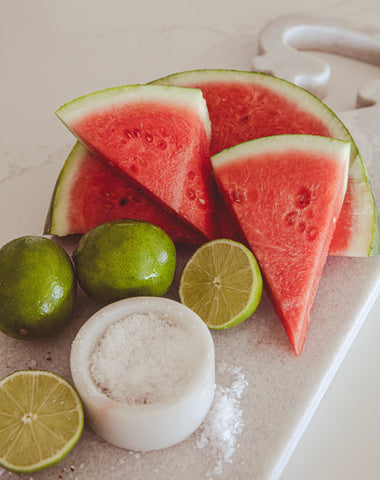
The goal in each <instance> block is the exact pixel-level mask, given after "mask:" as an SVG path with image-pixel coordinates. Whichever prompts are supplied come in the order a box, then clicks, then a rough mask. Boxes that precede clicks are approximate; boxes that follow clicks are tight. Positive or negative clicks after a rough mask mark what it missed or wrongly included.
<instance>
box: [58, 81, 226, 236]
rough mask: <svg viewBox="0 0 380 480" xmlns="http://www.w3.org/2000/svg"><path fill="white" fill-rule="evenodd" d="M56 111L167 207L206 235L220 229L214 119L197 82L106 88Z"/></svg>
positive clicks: (94, 149) (106, 158)
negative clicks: (212, 146) (211, 142)
mask: <svg viewBox="0 0 380 480" xmlns="http://www.w3.org/2000/svg"><path fill="white" fill-rule="evenodd" d="M56 113H57V116H58V117H59V118H60V119H61V120H62V122H63V123H64V124H65V125H66V126H67V127H68V128H69V129H70V130H71V131H72V132H73V133H74V135H76V136H77V138H78V139H79V140H80V141H81V142H82V143H83V144H84V145H85V146H86V147H87V148H88V149H89V150H90V151H91V152H92V153H93V154H95V155H96V156H97V157H98V158H100V159H101V160H103V161H105V162H106V163H108V164H109V165H111V166H113V167H114V168H116V169H118V170H119V171H120V172H123V173H124V174H125V175H127V177H128V178H129V179H130V180H131V181H133V182H134V183H135V184H136V185H137V186H139V187H140V188H142V189H143V190H144V192H145V193H146V194H148V195H151V196H152V197H153V198H154V199H155V201H158V202H159V203H160V204H161V205H162V206H164V207H165V208H166V209H167V210H168V211H170V212H174V213H175V214H177V215H178V216H179V217H180V218H181V219H182V220H183V221H185V222H187V223H188V224H189V225H192V226H193V227H194V228H196V229H197V230H198V232H200V233H201V234H203V235H204V236H205V237H207V238H208V239H212V238H216V237H217V236H219V225H218V215H217V207H218V195H217V190H216V185H215V182H214V179H213V174H212V169H211V163H210V155H209V140H210V134H211V125H210V120H209V116H208V111H207V107H206V103H205V100H204V98H203V96H202V92H201V91H200V90H199V89H189V88H179V87H167V86H159V85H128V86H123V87H116V88H109V89H106V90H102V91H99V92H95V93H92V94H89V95H86V96H84V97H80V98H77V99H75V100H73V101H71V102H70V103H67V104H65V105H63V106H62V107H61V108H59V109H58V110H57V112H56Z"/></svg>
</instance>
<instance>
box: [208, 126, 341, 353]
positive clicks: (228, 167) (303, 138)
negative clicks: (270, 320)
mask: <svg viewBox="0 0 380 480" xmlns="http://www.w3.org/2000/svg"><path fill="white" fill-rule="evenodd" d="M349 160H350V143H349V142H346V141H341V140H335V139H331V138H327V137H319V136H314V135H278V136H272V137H264V138H260V139H256V140H251V141H248V142H246V143H242V144H240V145H237V146H234V147H231V148H229V149H226V150H224V151H222V152H220V153H218V154H216V155H214V156H213V157H211V163H212V165H213V169H214V173H215V176H216V179H217V183H218V187H219V189H220V192H221V195H222V197H223V198H224V200H225V202H226V205H228V208H229V211H230V212H231V214H232V215H234V216H235V218H236V219H237V220H238V222H239V223H240V225H241V228H242V231H243V233H244V235H245V237H246V239H247V242H248V244H249V246H250V248H251V249H252V251H253V253H254V254H255V256H256V258H257V260H258V262H259V264H260V267H261V270H262V273H263V275H264V277H265V280H266V284H267V287H268V291H269V293H270V297H271V299H272V302H273V306H274V308H275V311H276V312H277V314H278V316H279V317H280V319H281V321H282V323H283V325H284V327H285V331H286V333H287V335H288V337H289V340H290V342H291V344H292V346H293V349H294V352H295V353H296V355H300V354H301V352H302V350H303V346H304V342H305V336H306V332H307V329H308V325H309V316H310V310H311V308H312V305H313V301H314V297H315V293H316V290H317V286H318V283H319V279H320V277H321V274H322V269H323V266H324V264H325V261H326V257H327V254H328V247H329V245H330V241H331V238H332V236H333V233H334V230H335V225H336V219H337V218H338V216H339V213H340V210H341V207H342V204H343V199H344V196H345V192H346V186H347V177H348V167H349Z"/></svg>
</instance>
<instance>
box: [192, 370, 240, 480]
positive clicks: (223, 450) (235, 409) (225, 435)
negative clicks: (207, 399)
mask: <svg viewBox="0 0 380 480" xmlns="http://www.w3.org/2000/svg"><path fill="white" fill-rule="evenodd" d="M217 370H218V372H219V373H220V374H222V375H223V379H224V378H225V377H229V378H230V377H232V383H230V384H229V386H222V385H216V390H215V397H214V402H213V404H212V406H211V409H210V411H209V413H208V415H207V418H206V420H205V421H204V422H203V424H202V425H201V427H200V428H199V430H198V432H197V440H196V446H197V447H198V448H200V449H202V448H204V447H208V448H209V450H210V452H211V455H212V457H213V458H214V459H215V466H214V468H213V470H212V471H211V472H207V477H208V478H211V477H212V475H221V474H222V473H223V464H224V463H232V456H233V454H234V452H235V450H236V448H237V447H238V446H239V445H238V443H237V438H236V436H237V435H238V434H240V433H241V432H242V430H243V426H244V422H243V418H242V416H243V410H242V409H241V408H240V398H241V396H242V394H243V392H244V389H245V387H246V386H247V385H248V382H247V381H246V379H245V375H244V374H243V373H242V372H241V370H242V368H241V367H232V366H228V365H227V363H226V362H224V361H223V362H221V363H220V364H219V365H218V367H217Z"/></svg>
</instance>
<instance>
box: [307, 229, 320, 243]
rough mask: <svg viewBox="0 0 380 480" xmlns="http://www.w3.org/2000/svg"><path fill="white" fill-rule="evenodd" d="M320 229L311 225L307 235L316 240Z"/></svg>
mask: <svg viewBox="0 0 380 480" xmlns="http://www.w3.org/2000/svg"><path fill="white" fill-rule="evenodd" d="M317 235H318V231H317V229H316V228H315V227H311V228H310V229H309V231H308V232H307V237H308V239H309V240H315V239H316V238H317Z"/></svg>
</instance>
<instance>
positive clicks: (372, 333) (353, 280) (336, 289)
mask: <svg viewBox="0 0 380 480" xmlns="http://www.w3.org/2000/svg"><path fill="white" fill-rule="evenodd" d="M299 13H302V14H305V13H306V14H307V13H310V14H318V15H322V16H327V17H329V18H330V19H334V20H336V21H339V22H341V21H344V22H347V23H348V24H354V25H357V26H358V28H361V29H362V30H363V31H366V32H368V33H369V34H371V35H374V36H375V37H376V36H377V35H378V29H379V28H380V4H379V2H378V0H362V1H361V2H358V1H357V0H355V1H354V0H333V1H332V0H320V1H319V2H317V3H316V2H313V3H311V2H309V3H307V2H306V3H305V2H301V1H300V0H291V1H284V2H278V0H267V1H266V2H259V1H258V0H247V1H244V0H236V1H234V2H227V1H220V0H215V1H207V0H206V1H205V0H203V1H201V0H193V2H192V3H191V4H190V3H188V2H181V1H178V0H177V1H176V0H167V1H162V2H155V1H153V0H152V1H150V2H146V1H141V2H131V1H128V0H124V1H123V0H109V1H107V2H101V1H94V0H93V1H91V0H75V1H74V0H66V1H65V2H62V1H59V0H50V1H49V0H45V1H42V0H1V1H0V35H1V38H0V69H1V75H0V79H1V80H0V85H1V86H2V88H1V89H0V95H1V96H0V106H1V108H0V127H1V128H0V156H1V162H0V205H1V207H0V225H1V228H0V243H1V244H3V243H5V242H6V241H7V240H9V239H11V238H13V237H15V236H18V235H23V234H29V233H31V234H40V233H41V232H42V228H43V223H44V218H45V214H46V211H47V208H48V203H49V200H50V195H51V193H52V189H53V186H54V182H55V179H56V177H57V175H58V173H59V170H60V168H61V166H62V164H63V162H64V160H65V158H66V155H67V154H68V152H69V150H70V148H71V146H72V144H73V139H72V137H71V135H70V134H69V133H68V132H67V131H66V130H65V128H64V127H63V126H62V124H60V122H59V121H58V120H57V118H56V117H55V116H54V111H55V110H56V109H57V108H58V107H59V106H60V105H61V104H62V103H64V102H66V101H67V100H70V99H72V98H74V97H77V96H79V95H82V94H85V93H88V92H90V91H94V90H98V89H101V88H106V87H109V86H116V85H121V84H127V83H144V82H147V81H150V80H153V79H155V78H159V77H161V76H163V75H167V74H169V73H173V72H177V71H181V70H185V69H191V68H213V67H217V68H223V67H225V68H240V69H250V68H251V63H252V58H253V57H254V56H255V55H257V54H258V42H259V33H260V31H261V30H262V29H263V28H264V27H265V26H266V25H267V23H268V22H270V21H272V20H275V19H276V18H278V17H279V16H283V15H290V14H299ZM315 55H316V56H317V57H318V58H322V59H327V60H328V61H330V62H331V64H332V65H333V70H332V78H331V81H330V83H329V88H328V92H327V97H326V101H327V102H328V104H329V105H330V106H331V107H332V108H334V109H335V110H336V111H338V112H347V111H350V110H353V109H354V108H355V98H356V93H357V90H358V88H359V87H360V86H361V85H362V84H364V82H365V81H367V80H368V79H371V78H377V79H379V78H380V69H379V68H378V67H376V66H373V65H367V64H365V63H364V62H360V61H355V60H347V59H344V58H342V57H335V56H334V57H332V56H331V55H330V54H327V53H319V52H318V53H316V54H315ZM361 113H363V112H361ZM369 113H370V114H371V115H372V114H373V110H372V111H371V112H369ZM356 116H357V114H351V113H349V114H345V115H344V118H345V119H347V121H348V122H352V128H353V130H352V133H353V134H354V136H355V132H357V135H358V143H359V146H360V148H362V149H363V150H365V151H366V153H367V152H368V155H372V154H373V152H375V153H376V152H377V151H378V149H379V146H378V145H379V141H378V139H377V135H380V133H378V132H380V128H379V129H377V128H376V125H374V123H373V122H374V121H375V120H374V119H376V118H377V119H378V117H374V116H371V117H370V124H365V125H363V123H362V122H361V121H360V119H359V121H356V118H355V117H356ZM342 118H343V116H342ZM345 121H346V120H345ZM367 121H368V120H367ZM378 121H379V120H378ZM379 153H380V152H379ZM376 162H377V156H376V155H374V156H373V158H372V157H371V161H370V165H369V169H370V173H371V176H373V187H374V189H375V192H376V193H377V198H378V199H379V198H380V171H379V166H378V165H377V163H376ZM73 243H74V242H73ZM72 246H73V244H71V245H68V247H72ZM183 258H185V256H184V257H183ZM379 263H380V261H379V259H370V260H368V261H366V260H365V261H363V260H356V259H329V261H328V264H327V266H326V269H325V272H324V275H323V278H322V282H321V288H320V289H319V291H318V295H317V299H316V305H315V310H314V312H313V315H314V318H318V319H320V323H318V324H317V323H316V322H314V324H312V325H311V329H310V334H309V336H308V340H307V346H306V348H305V352H304V355H303V356H302V357H301V358H300V359H296V358H294V357H292V353H291V350H290V348H289V345H288V342H287V339H286V338H285V336H284V333H283V331H282V328H281V327H280V326H279V325H278V321H277V319H276V317H275V315H274V314H273V312H272V310H271V307H270V305H269V302H268V301H267V299H266V298H264V301H263V303H262V304H261V306H260V307H259V310H258V312H257V316H255V319H252V321H250V322H249V323H248V322H246V323H244V324H242V326H241V327H239V328H237V329H233V330H231V331H229V332H217V333H215V334H214V339H215V346H216V361H217V383H218V387H219V389H218V397H217V400H218V403H216V404H215V408H214V410H213V412H212V414H213V417H212V419H210V422H209V423H208V424H205V425H204V427H203V429H202V430H200V431H198V432H196V434H194V436H193V437H191V438H190V439H188V440H187V441H185V442H183V443H182V444H180V445H179V446H176V447H173V448H171V449H168V450H167V451H165V452H156V453H149V454H148V453H147V454H140V453H134V452H126V451H123V450H119V449H115V448H114V447H111V446H110V445H107V444H104V443H100V442H99V439H98V438H97V437H96V436H95V435H93V434H92V433H91V431H90V430H89V429H86V430H85V432H84V434H83V437H82V438H81V440H80V442H79V443H78V445H77V446H76V447H75V449H74V450H73V451H72V453H71V454H70V455H69V456H68V457H67V459H65V460H64V461H63V462H62V463H61V464H59V465H58V466H56V467H53V468H52V469H50V470H47V471H45V472H41V473H39V474H34V475H33V476H32V478H33V479H34V480H39V479H40V480H45V479H50V478H54V479H55V478H57V479H58V478H62V479H65V478H67V479H69V478H70V479H75V478H78V480H82V479H90V478H91V479H96V478H111V479H119V478H120V479H121V478H126V477H128V478H131V479H140V478H147V479H150V478H152V479H164V478H165V479H169V478H178V476H181V478H184V479H186V478H192V479H193V478H195V479H202V478H204V479H210V478H212V479H214V480H215V479H216V480H217V479H219V478H220V479H238V480H240V479H246V478H250V479H255V478H257V479H260V480H267V479H269V478H272V479H274V478H280V479H281V480H290V479H291V480H298V479H300V480H301V479H302V480H303V479H305V478H307V479H308V480H314V479H315V480H316V479H324V480H325V479H327V480H329V479H340V478H344V479H345V480H357V479H358V478H360V479H365V480H374V479H377V478H379V471H380V468H379V467H380V465H379V464H380V460H379V458H380V457H379V455H378V445H379V433H378V432H379V431H380V407H379V405H380V383H379V381H378V374H377V366H378V365H380V353H379V352H380V350H379V349H378V347H377V344H378V338H380V337H379V336H380V322H379V321H378V318H379V315H380V303H379V301H378V302H377V303H376V304H375V306H374V308H373V310H372V312H371V313H370V315H369V316H368V318H367V319H366V321H365V323H364V326H363V327H362V328H361V329H360V332H359V333H358V335H357V337H356V338H354V337H355V334H356V333H357V331H358V330H359V328H360V327H361V324H362V321H364V320H365V315H364V314H365V313H366V310H367V307H369V306H370V304H371V302H372V300H374V297H375V294H376V292H377V288H378V278H379V275H378V271H379V269H380V264H379ZM171 294H172V296H173V297H175V294H176V292H175V290H174V289H173V290H172V292H171ZM97 308H99V306H98V305H95V304H94V303H92V302H91V301H89V300H88V299H87V298H86V297H85V296H84V295H81V294H79V301H78V307H77V310H76V314H75V319H74V321H73V322H72V323H71V324H70V325H69V327H68V328H67V329H65V330H64V332H62V334H61V335H60V336H59V337H55V338H53V339H49V340H44V341H40V342H36V343H33V344H29V343H28V344H27V345H24V344H22V345H20V343H19V342H17V341H15V340H12V339H8V338H5V337H4V336H1V337H0V376H3V375H5V374H8V373H10V372H11V371H13V370H15V369H19V368H28V367H30V368H41V369H49V370H53V371H55V372H56V373H58V374H61V375H63V376H65V377H66V378H68V379H70V376H69V370H68V354H69V345H70V342H71V340H72V338H73V337H74V336H75V333H76V331H77V329H78V327H79V325H81V324H82V323H83V322H84V321H85V319H86V318H87V317H88V316H89V315H90V314H91V313H93V312H94V311H95V310H96V309H97ZM327 312H330V313H331V315H330V317H332V318H328V317H329V316H328V315H327ZM339 319H341V320H342V324H338V325H334V323H333V322H334V321H337V320H339ZM326 339H328V341H326ZM351 341H354V342H353V345H352V347H351V349H350V350H349V352H348V354H347V356H346V358H344V356H345V353H346V350H347V348H348V346H349V345H350V344H351ZM343 358H344V361H343V363H342V365H341V367H340V369H339V371H338V373H337V374H336V375H335V377H334V373H335V369H336V368H338V366H339V364H340V361H341V360H343ZM263 359H264V362H265V363H264V364H263ZM268 362H269V363H268ZM268 365H270V367H271V368H269V369H268ZM279 379H280V380H281V381H280V382H279ZM331 380H332V382H331V385H330V386H329V384H330V381H331ZM288 383H291V385H292V386H293V387H292V388H288V387H287V384H288ZM328 386H329V388H328V390H327V393H326V394H325V396H324V398H323V400H322V402H321V404H320V405H319V407H318V408H317V406H318V403H319V400H320V398H321V397H322V395H323V393H324V390H325V388H327V387H328ZM279 394H281V395H282V396H281V397H280V396H279ZM223 399H224V400H226V401H228V405H229V407H230V410H229V411H230V417H229V419H230V421H229V422H227V424H226V425H225V430H226V431H227V432H228V434H229V439H228V440H222V438H221V432H220V430H218V428H217V427H216V421H217V420H218V418H219V420H220V405H221V404H222V401H223ZM217 407H219V409H218V408H217ZM315 408H317V411H316V413H315V415H314V417H313V418H312V420H311V422H310V425H309V427H308V428H307V429H306V432H305V433H304V435H303V436H302V438H301V440H300V442H299V444H298V446H297V448H296V450H295V452H294V454H293V455H292V457H291V459H290V461H289V463H288V465H287V466H286V467H285V463H286V460H287V459H288V456H289V455H290V454H291V453H292V451H293V447H294V446H295V445H296V443H297V441H298V440H299V437H300V436H301V434H302V432H303V430H304V428H305V427H306V425H307V421H308V420H309V417H310V416H311V414H312V413H313V412H314V409H315ZM273 412H274V413H273ZM231 419H234V421H235V424H233V423H232V422H231ZM211 420H212V422H211ZM235 442H236V443H235ZM282 467H285V469H284V470H283V471H282ZM0 477H1V480H3V479H7V480H8V479H12V480H13V479H15V478H17V477H16V476H15V475H14V474H10V473H8V472H5V471H3V470H1V469H0Z"/></svg>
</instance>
